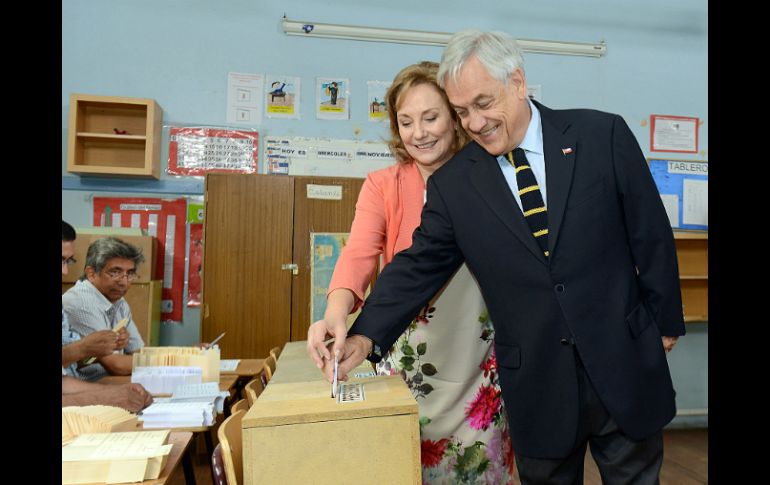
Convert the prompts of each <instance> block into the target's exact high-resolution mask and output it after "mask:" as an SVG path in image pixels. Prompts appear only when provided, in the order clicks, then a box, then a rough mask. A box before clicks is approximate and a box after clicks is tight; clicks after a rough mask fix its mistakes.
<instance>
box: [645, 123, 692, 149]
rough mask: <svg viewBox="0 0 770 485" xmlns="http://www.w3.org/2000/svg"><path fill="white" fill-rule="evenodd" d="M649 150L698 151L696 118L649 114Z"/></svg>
mask: <svg viewBox="0 0 770 485" xmlns="http://www.w3.org/2000/svg"><path fill="white" fill-rule="evenodd" d="M650 151H652V152H676V153H698V118H693V117H688V116H670V115H650Z"/></svg>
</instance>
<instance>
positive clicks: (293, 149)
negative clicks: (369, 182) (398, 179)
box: [263, 136, 396, 178]
mask: <svg viewBox="0 0 770 485" xmlns="http://www.w3.org/2000/svg"><path fill="white" fill-rule="evenodd" d="M264 145H265V156H264V159H265V160H264V166H263V173H266V174H282V175H314V176H315V175H320V176H324V177H359V178H365V177H366V176H367V174H369V173H370V172H373V171H375V170H379V169H381V168H385V167H388V166H390V165H393V164H394V163H396V159H395V158H393V155H392V154H391V153H390V149H389V148H388V146H387V145H386V144H385V143H382V142H374V141H359V140H343V139H333V138H313V137H297V136H266V137H265V139H264Z"/></svg>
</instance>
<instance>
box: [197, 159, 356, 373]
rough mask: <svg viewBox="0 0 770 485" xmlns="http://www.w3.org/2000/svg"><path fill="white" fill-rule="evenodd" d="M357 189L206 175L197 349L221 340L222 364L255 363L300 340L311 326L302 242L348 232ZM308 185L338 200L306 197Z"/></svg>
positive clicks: (302, 180) (336, 181) (307, 258)
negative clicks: (226, 361) (229, 361)
mask: <svg viewBox="0 0 770 485" xmlns="http://www.w3.org/2000/svg"><path fill="white" fill-rule="evenodd" d="M363 181H364V180H363V179H353V178H342V177H294V176H282V175H243V174H207V175H206V181H205V189H204V197H205V211H206V212H205V217H204V223H203V225H204V230H203V241H204V242H203V271H202V281H203V288H202V295H203V297H202V306H201V339H202V341H204V342H205V341H210V340H211V339H213V338H216V337H217V336H218V335H219V334H220V333H222V332H227V335H226V336H225V337H224V338H223V339H222V340H221V341H220V343H219V346H220V348H221V351H222V358H223V359H232V358H241V359H256V358H262V357H265V356H266V355H268V353H269V351H270V349H271V348H272V347H275V346H282V345H284V344H285V343H286V342H289V341H294V340H304V339H306V338H307V329H308V327H309V326H310V324H311V323H312V322H311V321H310V319H311V316H310V296H311V295H310V292H311V288H310V287H311V284H310V262H311V260H312V258H311V254H310V234H311V232H349V231H350V225H351V223H352V222H353V215H354V214H355V204H356V200H357V199H358V193H359V191H360V190H361V185H362V184H363ZM309 184H316V185H322V186H326V187H334V188H335V190H336V191H338V192H339V194H340V196H339V198H338V199H336V200H334V199H332V200H329V199H317V198H311V197H308V192H307V186H308V185H309ZM291 265H296V269H294V270H293V269H292V266H291ZM295 272H296V274H295Z"/></svg>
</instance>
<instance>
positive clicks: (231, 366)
mask: <svg viewBox="0 0 770 485" xmlns="http://www.w3.org/2000/svg"><path fill="white" fill-rule="evenodd" d="M240 363H241V359H222V360H220V361H219V371H220V372H234V371H235V369H237V368H238V364H240Z"/></svg>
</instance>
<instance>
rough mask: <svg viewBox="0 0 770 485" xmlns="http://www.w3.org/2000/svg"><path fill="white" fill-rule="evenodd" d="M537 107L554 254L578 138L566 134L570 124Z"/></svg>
mask: <svg viewBox="0 0 770 485" xmlns="http://www.w3.org/2000/svg"><path fill="white" fill-rule="evenodd" d="M537 107H538V109H539V110H540V120H541V124H542V128H543V151H544V155H545V183H546V187H547V189H548V190H547V192H548V194H547V198H548V201H547V202H548V251H549V253H550V254H551V255H553V254H554V248H555V247H556V243H557V241H558V239H559V229H560V228H561V223H562V220H563V219H564V211H565V209H566V208H567V197H568V195H569V190H570V186H571V185H572V173H573V172H574V169H575V151H576V149H577V146H576V145H577V138H576V137H575V136H574V135H571V134H568V133H567V131H568V129H569V124H568V123H559V121H558V120H557V119H555V117H554V116H553V114H552V111H551V110H550V109H548V108H546V107H545V106H543V105H541V104H537Z"/></svg>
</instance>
